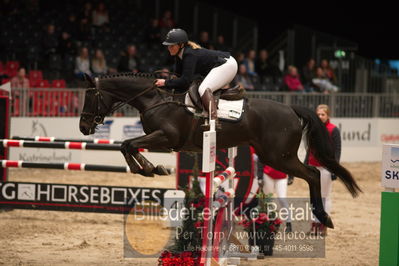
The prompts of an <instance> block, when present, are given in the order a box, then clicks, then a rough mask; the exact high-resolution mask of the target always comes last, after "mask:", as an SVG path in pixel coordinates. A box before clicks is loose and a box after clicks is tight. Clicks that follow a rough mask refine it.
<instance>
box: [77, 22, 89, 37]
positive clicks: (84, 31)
mask: <svg viewBox="0 0 399 266" xmlns="http://www.w3.org/2000/svg"><path fill="white" fill-rule="evenodd" d="M90 36H91V25H90V23H89V19H88V18H82V19H80V22H79V28H78V37H77V39H78V40H79V41H81V42H87V41H88V40H89V39H90Z"/></svg>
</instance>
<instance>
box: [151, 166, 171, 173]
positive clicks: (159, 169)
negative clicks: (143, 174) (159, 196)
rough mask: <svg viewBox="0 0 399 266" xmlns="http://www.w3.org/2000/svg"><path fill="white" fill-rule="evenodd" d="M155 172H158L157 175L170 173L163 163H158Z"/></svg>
mask: <svg viewBox="0 0 399 266" xmlns="http://www.w3.org/2000/svg"><path fill="white" fill-rule="evenodd" d="M153 173H154V174H157V175H169V174H170V173H169V172H168V170H166V168H165V167H164V166H163V165H157V167H155V168H154V171H153Z"/></svg>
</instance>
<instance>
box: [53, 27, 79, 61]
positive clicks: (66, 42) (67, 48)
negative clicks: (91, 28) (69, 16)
mask: <svg viewBox="0 0 399 266" xmlns="http://www.w3.org/2000/svg"><path fill="white" fill-rule="evenodd" d="M57 52H58V54H60V55H61V58H62V59H64V58H65V56H66V55H75V54H76V46H75V42H74V41H73V40H72V39H71V35H70V34H69V33H68V32H66V31H63V32H62V33H61V36H60V39H59V41H58V47H57Z"/></svg>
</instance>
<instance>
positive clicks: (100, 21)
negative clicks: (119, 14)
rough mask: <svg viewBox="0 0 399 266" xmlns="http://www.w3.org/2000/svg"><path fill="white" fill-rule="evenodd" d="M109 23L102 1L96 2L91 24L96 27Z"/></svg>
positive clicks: (105, 25)
mask: <svg viewBox="0 0 399 266" xmlns="http://www.w3.org/2000/svg"><path fill="white" fill-rule="evenodd" d="M108 24H109V15H108V10H107V8H106V7H105V4H104V3H103V2H100V3H98V5H97V8H96V9H95V10H93V13H92V25H93V26H94V27H97V28H102V27H107V26H108Z"/></svg>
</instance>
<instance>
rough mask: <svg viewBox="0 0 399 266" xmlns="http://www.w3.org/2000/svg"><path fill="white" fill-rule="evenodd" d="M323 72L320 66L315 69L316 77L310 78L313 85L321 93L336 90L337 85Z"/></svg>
mask: <svg viewBox="0 0 399 266" xmlns="http://www.w3.org/2000/svg"><path fill="white" fill-rule="evenodd" d="M324 74H325V72H324V71H323V69H322V68H321V67H318V68H317V69H316V77H315V78H313V79H312V84H313V86H314V87H315V88H317V90H318V91H320V92H323V93H330V92H337V91H338V87H337V86H335V85H334V84H332V83H331V81H330V80H329V79H328V78H327V77H325V75H324Z"/></svg>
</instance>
